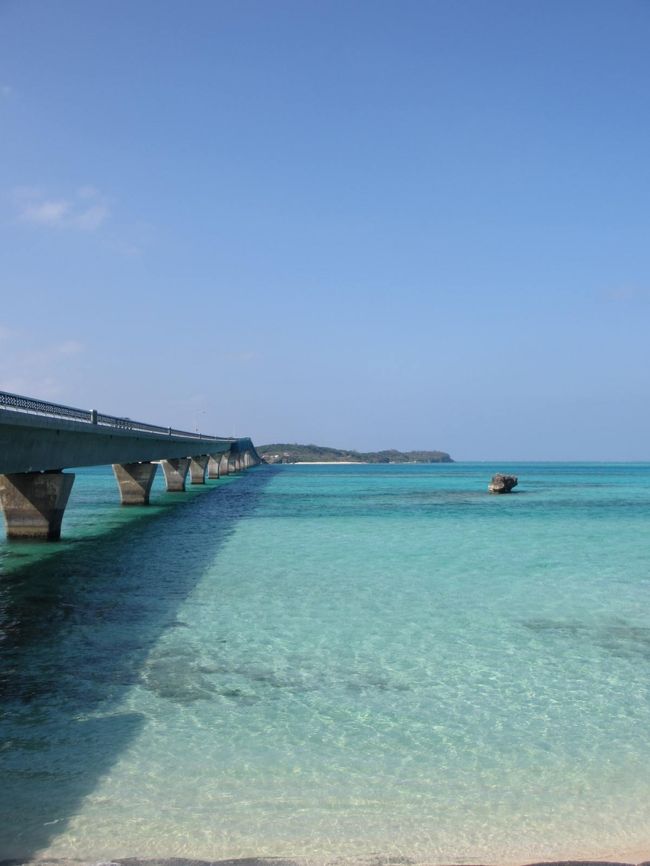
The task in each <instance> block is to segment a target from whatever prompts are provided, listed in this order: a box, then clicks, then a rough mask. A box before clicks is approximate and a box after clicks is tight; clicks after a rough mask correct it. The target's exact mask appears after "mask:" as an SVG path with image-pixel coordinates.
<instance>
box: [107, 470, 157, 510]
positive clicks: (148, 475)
mask: <svg viewBox="0 0 650 866" xmlns="http://www.w3.org/2000/svg"><path fill="white" fill-rule="evenodd" d="M157 468H158V464H157V463H150V462H148V461H145V462H144V463H113V472H114V474H115V480H116V481H117V486H118V487H119V488H120V498H121V500H122V505H149V495H150V494H151V486H152V484H153V480H154V477H155V475H156V469H157Z"/></svg>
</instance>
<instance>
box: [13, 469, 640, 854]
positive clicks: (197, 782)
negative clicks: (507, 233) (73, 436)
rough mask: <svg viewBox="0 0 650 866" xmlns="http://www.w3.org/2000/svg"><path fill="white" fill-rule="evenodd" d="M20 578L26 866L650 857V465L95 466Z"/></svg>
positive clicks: (18, 697)
mask: <svg viewBox="0 0 650 866" xmlns="http://www.w3.org/2000/svg"><path fill="white" fill-rule="evenodd" d="M495 471H506V472H514V473H515V474H517V475H518V476H519V479H520V480H519V486H518V487H517V488H516V491H515V492H514V493H513V494H511V495H508V496H490V495H489V494H488V493H487V492H486V488H487V484H488V482H489V480H490V477H491V475H492V474H493V473H494V472H495ZM0 574H1V579H0V616H1V620H0V623H1V625H2V640H1V641H0V660H1V668H0V672H1V689H2V741H1V750H0V778H1V779H2V782H1V784H0V858H22V859H29V858H34V859H45V858H48V859H53V858H62V859H77V860H81V861H87V862H97V861H106V860H109V859H111V858H119V857H138V858H145V859H147V858H148V859H151V858H169V857H185V858H190V859H206V860H216V859H229V858H239V857H279V858H287V859H294V858H296V859H297V858H300V859H303V860H306V861H308V862H313V863H315V864H319V863H325V862H331V861H333V860H336V861H337V863H338V864H345V863H372V864H380V863H383V864H386V863H391V864H396V863H428V864H437V863H440V864H442V863H445V864H451V863H487V864H497V863H499V864H503V863H513V864H514V863H524V862H530V861H533V860H549V859H555V860H557V859H564V858H579V857H580V858H597V859H607V858H610V859H611V858H613V857H618V858H620V857H628V858H630V857H632V858H636V859H645V858H648V857H650V782H649V781H648V779H649V770H650V465H648V464H638V465H629V464H532V463H518V464H516V465H515V464H511V465H510V464H506V463H495V464H487V463H481V464H479V463H473V464H469V463H466V464H464V463H459V464H438V465H407V466H398V465H379V466H356V465H340V466H276V467H258V468H256V469H253V470H250V471H248V472H246V473H244V474H241V475H239V476H230V477H228V478H224V479H221V480H219V481H213V482H208V484H206V486H205V487H204V488H192V489H189V488H188V491H187V493H184V494H167V493H165V492H164V490H163V488H162V481H161V479H160V478H157V480H156V486H155V488H154V493H153V495H152V505H151V506H150V507H149V508H121V507H120V506H119V497H118V493H117V487H116V484H115V481H114V479H113V477H112V473H111V470H110V468H103V467H102V468H98V469H92V470H78V473H77V479H76V482H75V486H74V488H73V491H72V494H71V499H70V504H69V506H68V510H67V512H66V516H65V518H64V523H63V540H62V541H61V542H60V543H58V544H28V543H22V542H20V543H19V542H12V543H9V544H8V543H3V544H1V545H0Z"/></svg>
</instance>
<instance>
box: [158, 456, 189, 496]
mask: <svg viewBox="0 0 650 866" xmlns="http://www.w3.org/2000/svg"><path fill="white" fill-rule="evenodd" d="M160 465H161V466H162V468H163V472H164V473H165V484H166V485H167V492H168V493H182V492H183V491H184V490H185V479H186V478H187V470H188V469H189V468H190V458H189V457H174V458H173V459H171V460H161V461H160Z"/></svg>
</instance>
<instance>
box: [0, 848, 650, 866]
mask: <svg viewBox="0 0 650 866" xmlns="http://www.w3.org/2000/svg"><path fill="white" fill-rule="evenodd" d="M648 863H650V849H647V850H646V849H641V850H640V849H633V850H628V851H627V852H623V853H621V854H620V855H619V856H617V855H616V854H612V853H608V854H607V855H605V858H604V859H598V858H595V857H591V858H590V857H584V858H574V859H562V860H552V859H542V860H539V859H534V858H531V859H530V860H527V861H524V862H522V861H521V860H516V861H508V860H498V861H496V860H487V859H481V858H480V857H477V858H474V859H472V858H470V859H464V858H461V859H458V860H453V861H452V862H451V863H450V862H449V861H448V860H440V861H437V860H435V859H431V860H425V859H422V860H420V859H413V858H410V857H408V856H406V855H404V856H401V857H398V858H396V857H394V856H391V855H389V854H386V855H381V854H379V853H374V854H369V855H368V856H366V857H358V858H354V857H352V858H346V857H337V856H336V855H334V856H330V857H323V858H318V857H309V856H307V857H282V856H278V857H254V856H250V857H231V858H224V859H217V860H203V859H194V858H192V857H152V858H148V857H116V858H106V857H103V858H102V857H97V858H92V859H87V858H82V859H74V858H58V857H44V858H42V859H38V858H21V857H14V858H7V859H2V860H0V866H479V864H480V866H648Z"/></svg>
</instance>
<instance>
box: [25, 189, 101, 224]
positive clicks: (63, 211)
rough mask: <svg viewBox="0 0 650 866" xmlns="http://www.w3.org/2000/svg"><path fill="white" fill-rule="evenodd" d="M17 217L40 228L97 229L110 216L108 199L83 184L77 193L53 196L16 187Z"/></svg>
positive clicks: (96, 190)
mask: <svg viewBox="0 0 650 866" xmlns="http://www.w3.org/2000/svg"><path fill="white" fill-rule="evenodd" d="M14 200H15V202H16V207H17V218H18V220H19V221H20V222H22V223H26V224H28V225H32V226H38V227H41V228H43V227H44V228H53V229H75V230H78V231H83V232H94V231H96V230H97V229H98V228H99V227H100V226H101V225H103V224H104V223H105V222H106V220H107V219H108V217H109V216H110V208H109V206H108V201H107V199H106V197H105V196H104V195H102V193H101V192H100V191H99V190H98V189H96V188H95V187H92V186H83V187H80V188H79V189H78V190H76V192H75V193H74V195H71V196H67V197H53V196H50V195H48V194H47V193H44V192H43V191H42V190H39V189H33V188H21V189H16V190H14Z"/></svg>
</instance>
